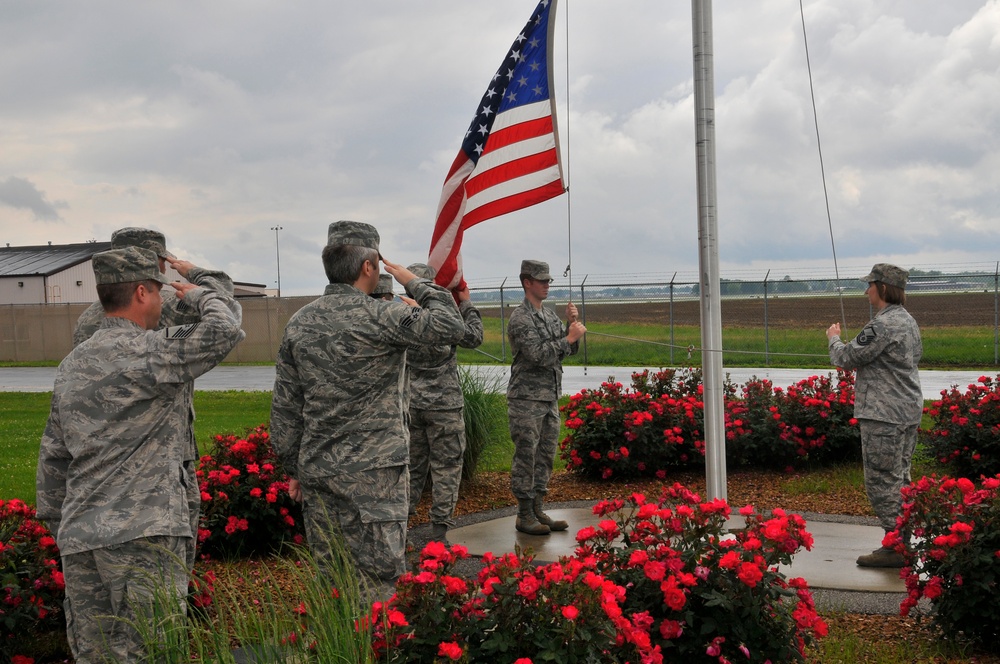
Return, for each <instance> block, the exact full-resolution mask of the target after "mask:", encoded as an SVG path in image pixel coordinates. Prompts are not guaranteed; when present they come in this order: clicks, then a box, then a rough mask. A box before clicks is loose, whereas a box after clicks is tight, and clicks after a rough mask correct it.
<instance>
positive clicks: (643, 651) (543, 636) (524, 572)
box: [369, 542, 663, 664]
mask: <svg viewBox="0 0 1000 664" xmlns="http://www.w3.org/2000/svg"><path fill="white" fill-rule="evenodd" d="M467 556H468V553H467V551H466V549H465V548H464V547H462V546H457V545H456V546H452V547H450V548H449V547H447V546H445V545H444V544H441V543H439V542H431V543H430V544H428V545H427V547H426V548H424V550H423V551H422V552H421V554H420V561H419V563H418V564H417V565H416V567H415V569H414V570H413V571H411V572H409V573H407V574H404V575H403V576H402V577H401V578H400V579H399V582H398V583H397V586H396V594H395V595H394V596H393V597H392V598H391V599H390V600H389V601H388V602H386V603H384V604H383V603H376V604H375V605H374V606H373V608H372V615H371V618H370V620H369V622H370V624H371V625H373V626H374V628H373V637H374V638H373V645H374V649H375V652H376V654H377V655H378V657H379V661H382V662H435V663H443V662H463V663H478V662H483V663H485V662H489V663H491V664H492V663H495V662H514V663H515V664H532V663H533V662H537V663H539V664H540V663H541V662H553V663H558V664H570V663H581V664H582V663H593V664H598V663H602V664H614V663H624V662H628V663H630V664H658V663H659V662H662V661H663V660H662V657H661V656H660V654H659V650H658V648H657V647H656V646H652V645H650V643H649V634H648V632H647V631H646V629H645V627H644V626H642V625H635V624H634V623H632V622H631V621H630V620H629V619H628V617H626V616H625V615H623V613H622V609H621V603H622V602H623V601H624V599H625V594H626V590H625V588H623V587H621V586H619V585H617V584H615V583H612V582H611V581H610V580H608V579H607V578H605V577H603V576H601V575H600V574H597V573H596V572H595V569H594V562H593V561H587V560H582V559H567V560H563V561H561V562H558V563H552V564H549V565H545V566H541V567H536V566H535V565H534V564H533V563H532V559H531V556H530V555H526V554H523V553H521V552H516V553H510V554H506V555H503V556H500V557H493V556H492V555H490V554H487V555H486V556H484V562H485V563H486V564H485V566H484V567H483V569H482V571H481V572H480V574H479V576H478V578H477V579H476V580H475V581H466V580H464V579H462V578H460V577H458V576H455V575H453V574H452V569H453V567H454V565H455V563H456V562H457V561H458V560H460V559H462V558H465V557H467Z"/></svg>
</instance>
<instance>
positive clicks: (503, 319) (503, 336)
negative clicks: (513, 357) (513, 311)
mask: <svg viewBox="0 0 1000 664" xmlns="http://www.w3.org/2000/svg"><path fill="white" fill-rule="evenodd" d="M505 283H507V277H504V278H503V281H501V282H500V359H501V360H502V361H503V362H507V305H505V304H504V301H503V285H504V284H505Z"/></svg>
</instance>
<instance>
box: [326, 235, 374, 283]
mask: <svg viewBox="0 0 1000 664" xmlns="http://www.w3.org/2000/svg"><path fill="white" fill-rule="evenodd" d="M365 261H369V262H371V264H372V265H373V266H375V267H376V268H377V267H378V251H376V250H375V249H369V248H368V247H362V246H360V245H357V244H333V245H327V246H326V247H324V248H323V270H325V271H326V278H327V279H328V280H329V282H330V283H331V284H353V283H354V282H355V281H357V280H358V277H360V276H361V268H363V267H364V265H365Z"/></svg>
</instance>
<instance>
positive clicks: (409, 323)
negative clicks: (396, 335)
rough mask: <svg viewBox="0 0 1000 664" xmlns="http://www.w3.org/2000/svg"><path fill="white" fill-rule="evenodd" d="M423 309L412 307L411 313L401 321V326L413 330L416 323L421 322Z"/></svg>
mask: <svg viewBox="0 0 1000 664" xmlns="http://www.w3.org/2000/svg"><path fill="white" fill-rule="evenodd" d="M422 312H423V309H421V308H420V307H410V313H409V314H407V315H406V316H403V318H401V319H400V321H399V324H400V326H401V327H405V328H411V327H413V325H414V323H416V322H417V321H418V320H420V315H421V313H422Z"/></svg>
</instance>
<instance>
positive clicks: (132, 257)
mask: <svg viewBox="0 0 1000 664" xmlns="http://www.w3.org/2000/svg"><path fill="white" fill-rule="evenodd" d="M91 262H92V263H93V265H94V277H95V278H96V279H97V285H98V286H101V285H103V284H124V283H128V282H131V281H149V280H152V281H159V282H160V283H161V284H169V283H170V281H169V280H168V279H167V278H166V277H164V276H163V274H162V273H161V272H160V261H159V258H158V257H157V255H156V253H155V252H153V251H152V250H151V249H145V248H143V247H123V248H121V249H110V250H108V251H102V252H100V253H97V254H94V257H93V258H92V259H91Z"/></svg>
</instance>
